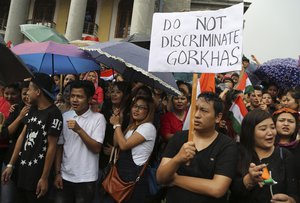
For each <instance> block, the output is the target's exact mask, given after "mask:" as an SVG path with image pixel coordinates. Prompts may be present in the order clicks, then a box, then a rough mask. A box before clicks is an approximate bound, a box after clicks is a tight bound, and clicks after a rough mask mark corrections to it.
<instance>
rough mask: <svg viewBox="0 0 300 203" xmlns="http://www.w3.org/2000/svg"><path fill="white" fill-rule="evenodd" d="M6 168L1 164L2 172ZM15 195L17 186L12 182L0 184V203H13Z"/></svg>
mask: <svg viewBox="0 0 300 203" xmlns="http://www.w3.org/2000/svg"><path fill="white" fill-rule="evenodd" d="M5 168H6V165H5V164H2V171H3V170H4V169H5ZM16 193H17V186H16V184H15V183H14V182H13V181H11V180H10V181H9V182H8V183H6V184H5V185H4V184H1V195H0V202H1V203H13V202H15V196H16Z"/></svg>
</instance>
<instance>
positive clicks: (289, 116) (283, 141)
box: [273, 108, 300, 184]
mask: <svg viewBox="0 0 300 203" xmlns="http://www.w3.org/2000/svg"><path fill="white" fill-rule="evenodd" d="M273 118H274V120H275V125H276V130H277V141H276V145H278V146H279V147H283V148H286V149H288V150H289V151H290V152H292V153H293V154H294V156H295V158H296V160H299V158H300V145H299V140H300V139H299V137H298V132H299V127H300V126H299V124H300V122H299V114H298V112H297V111H295V110H292V109H289V108H282V109H279V110H277V111H275V112H274V113H273ZM296 169H297V170H296V171H297V175H298V184H299V183H300V162H299V161H296Z"/></svg>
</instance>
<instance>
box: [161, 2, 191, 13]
mask: <svg viewBox="0 0 300 203" xmlns="http://www.w3.org/2000/svg"><path fill="white" fill-rule="evenodd" d="M190 9H191V0H164V5H163V11H164V12H181V11H190Z"/></svg>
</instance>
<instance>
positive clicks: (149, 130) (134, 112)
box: [110, 96, 156, 203]
mask: <svg viewBox="0 0 300 203" xmlns="http://www.w3.org/2000/svg"><path fill="white" fill-rule="evenodd" d="M154 113H155V106H154V102H153V99H152V98H151V97H142V96H138V97H136V98H135V99H134V101H133V102H132V105H131V112H130V118H131V123H130V124H129V126H128V127H127V129H126V130H125V131H124V132H123V131H122V129H121V125H120V116H119V115H112V117H111V118H110V123H111V124H112V125H113V126H114V129H115V133H114V140H115V144H116V145H117V146H118V147H119V148H120V154H119V159H118V161H117V165H116V166H117V171H118V173H119V176H120V178H121V179H122V180H123V181H125V182H129V181H134V180H136V178H137V177H138V175H139V173H140V172H141V170H142V168H143V166H144V164H147V160H149V157H150V155H151V153H152V150H153V147H154V144H155V138H156V129H155V127H154V125H153V124H152V122H153V118H154ZM148 193H149V192H148V184H147V179H146V175H145V173H144V174H142V176H141V177H140V180H139V181H138V182H137V183H136V185H135V188H134V191H133V194H132V196H131V197H130V200H128V201H126V202H130V203H133V202H134V203H135V202H136V203H140V202H145V198H146V196H147V194H148Z"/></svg>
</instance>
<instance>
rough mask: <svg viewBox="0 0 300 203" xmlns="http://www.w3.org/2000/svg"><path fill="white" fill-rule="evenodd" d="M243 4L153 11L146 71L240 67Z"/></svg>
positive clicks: (216, 70)
mask: <svg viewBox="0 0 300 203" xmlns="http://www.w3.org/2000/svg"><path fill="white" fill-rule="evenodd" d="M243 10H244V4H243V3H240V4H237V5H234V6H231V7H228V8H226V9H220V10H217V11H192V12H180V13H155V14H154V15H153V24H152V33H151V45H150V57H149V67H148V70H149V71H150V72H194V73H221V72H229V71H237V70H241V66H242V65H241V61H242V32H243Z"/></svg>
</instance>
